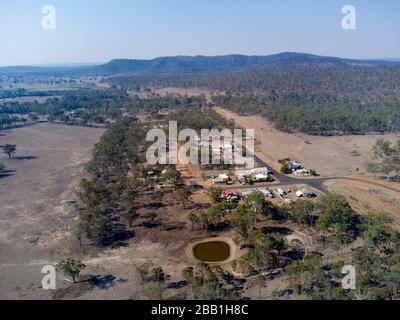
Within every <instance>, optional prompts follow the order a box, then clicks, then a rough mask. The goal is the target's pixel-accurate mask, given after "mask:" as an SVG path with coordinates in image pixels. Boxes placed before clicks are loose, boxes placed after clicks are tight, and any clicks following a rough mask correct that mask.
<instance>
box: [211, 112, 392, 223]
mask: <svg viewBox="0 0 400 320" xmlns="http://www.w3.org/2000/svg"><path fill="white" fill-rule="evenodd" d="M216 110H217V111H218V112H219V113H220V114H221V115H223V116H225V117H226V118H228V119H233V120H234V121H235V122H236V124H237V126H240V127H243V128H248V129H254V130H255V136H256V153H257V155H258V156H259V157H260V158H261V159H263V160H264V161H266V162H267V163H268V164H269V165H270V166H271V167H272V168H274V169H275V170H279V167H280V166H279V164H278V163H277V161H278V160H279V159H282V158H286V157H289V158H291V159H293V160H296V161H299V162H301V163H302V164H303V165H304V166H305V167H307V168H309V169H314V170H317V172H319V173H320V174H321V177H322V178H324V177H326V178H329V177H345V178H348V179H346V180H343V179H342V180H331V181H328V182H325V185H326V186H327V187H328V189H329V191H334V192H337V193H341V194H343V195H345V196H346V197H347V198H348V199H349V200H350V201H351V202H352V203H353V204H354V205H355V207H356V208H357V209H359V210H361V212H367V211H370V210H378V211H382V212H386V213H389V214H390V215H391V216H392V218H393V219H394V220H395V224H396V225H400V216H399V214H398V212H400V203H399V201H400V192H397V191H396V190H399V191H400V185H399V184H396V183H394V182H393V183H391V182H386V181H385V180H382V179H379V178H377V177H374V176H372V175H370V174H368V173H367V170H366V169H367V163H368V161H370V160H371V157H372V152H371V148H372V145H373V143H374V142H375V141H376V140H377V139H379V138H384V139H388V140H391V141H393V142H395V141H397V139H399V138H400V135H395V134H388V135H372V134H371V135H364V136H342V137H340V136H336V137H315V136H309V135H306V134H301V133H298V134H288V133H285V132H281V131H279V130H276V129H275V128H274V127H273V125H272V124H271V123H269V122H268V121H267V120H265V119H264V118H262V117H259V116H240V115H237V114H235V113H233V112H230V111H227V110H225V109H222V108H217V109H216ZM355 199H356V200H355Z"/></svg>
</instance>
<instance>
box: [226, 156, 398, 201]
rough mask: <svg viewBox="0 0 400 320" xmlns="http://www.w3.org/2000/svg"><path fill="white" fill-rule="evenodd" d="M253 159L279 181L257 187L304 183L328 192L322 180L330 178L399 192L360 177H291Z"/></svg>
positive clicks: (234, 187)
mask: <svg viewBox="0 0 400 320" xmlns="http://www.w3.org/2000/svg"><path fill="white" fill-rule="evenodd" d="M254 160H255V162H257V163H258V164H259V165H261V166H262V167H267V168H268V169H269V170H271V172H272V173H273V174H274V177H275V178H276V179H277V180H279V182H275V183H264V184H257V187H261V188H262V187H272V186H279V185H295V184H305V185H309V186H310V187H312V188H314V189H316V190H318V191H320V192H322V193H329V190H328V189H327V188H326V187H325V186H324V182H326V181H330V180H349V181H355V182H362V183H366V184H369V185H373V186H377V187H381V188H385V189H388V190H391V191H394V192H398V193H400V190H399V189H396V188H392V187H389V186H386V185H384V184H381V183H379V182H373V181H368V180H364V179H361V178H352V177H323V178H308V179H306V178H293V177H292V176H288V175H285V174H282V173H280V172H278V171H276V170H275V169H273V168H272V167H271V166H270V165H268V163H267V162H265V161H264V160H262V159H261V158H260V157H258V156H257V155H254ZM254 187H255V186H231V187H226V188H224V189H231V190H232V189H233V190H236V189H254Z"/></svg>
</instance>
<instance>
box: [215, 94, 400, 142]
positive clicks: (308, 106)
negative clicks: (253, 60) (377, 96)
mask: <svg viewBox="0 0 400 320" xmlns="http://www.w3.org/2000/svg"><path fill="white" fill-rule="evenodd" d="M212 99H213V102H214V103H216V104H217V105H219V106H222V107H224V108H227V109H229V110H232V111H234V112H236V113H239V114H260V115H262V116H264V117H265V118H266V119H268V120H269V121H271V122H272V123H273V124H274V125H275V126H276V128H277V129H279V130H283V131H288V132H292V131H301V132H304V133H308V134H312V135H334V134H364V133H367V132H382V133H383V132H398V131H399V130H400V112H399V111H400V100H398V101H381V102H370V103H362V102H361V101H360V100H358V99H355V98H339V97H337V96H332V95H313V94H288V95H279V94H278V93H277V92H275V91H273V92H271V93H270V94H269V95H263V96H259V95H229V94H227V95H216V96H213V98H212Z"/></svg>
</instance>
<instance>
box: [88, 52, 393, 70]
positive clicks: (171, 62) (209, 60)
mask: <svg viewBox="0 0 400 320" xmlns="http://www.w3.org/2000/svg"><path fill="white" fill-rule="evenodd" d="M395 64H396V62H394V61H375V60H352V59H341V58H335V57H321V56H315V55H310V54H304V53H290V52H287V53H280V54H276V55H270V56H245V55H227V56H215V57H207V56H193V57H189V56H176V57H162V58H157V59H153V60H127V59H121V60H112V61H110V62H109V63H107V64H104V65H101V66H97V67H94V68H93V69H92V70H91V72H94V73H96V74H102V75H115V74H125V75H126V74H136V75H146V74H151V75H158V74H164V75H165V74H169V75H173V74H216V73H229V72H234V71H246V70H263V69H275V68H285V69H286V68H292V67H300V66H308V67H320V66H346V65H364V66H366V65H395ZM399 65H400V64H399Z"/></svg>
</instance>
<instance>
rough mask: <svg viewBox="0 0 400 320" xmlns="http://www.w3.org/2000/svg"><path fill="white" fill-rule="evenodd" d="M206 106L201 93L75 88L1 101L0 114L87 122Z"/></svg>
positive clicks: (100, 121)
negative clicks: (42, 99) (57, 93)
mask: <svg viewBox="0 0 400 320" xmlns="http://www.w3.org/2000/svg"><path fill="white" fill-rule="evenodd" d="M205 105H206V99H205V97H204V96H196V97H188V96H180V95H174V96H165V97H161V96H154V97H152V98H149V99H141V98H139V97H138V96H134V97H130V96H128V95H127V94H126V92H125V91H123V90H114V89H110V90H77V91H67V92H63V94H62V97H61V98H52V99H48V100H46V101H45V102H44V103H38V102H36V101H34V102H4V103H3V104H0V114H3V115H22V114H24V115H25V114H36V115H43V116H49V119H50V120H53V119H54V120H60V121H63V122H66V123H81V124H82V123H83V124H87V123H91V122H94V123H106V122H107V120H110V119H112V120H116V119H120V118H122V116H123V114H124V113H129V114H131V115H134V114H137V113H139V112H147V113H153V114H157V113H159V112H161V111H164V110H169V109H175V108H182V107H202V106H205Z"/></svg>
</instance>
